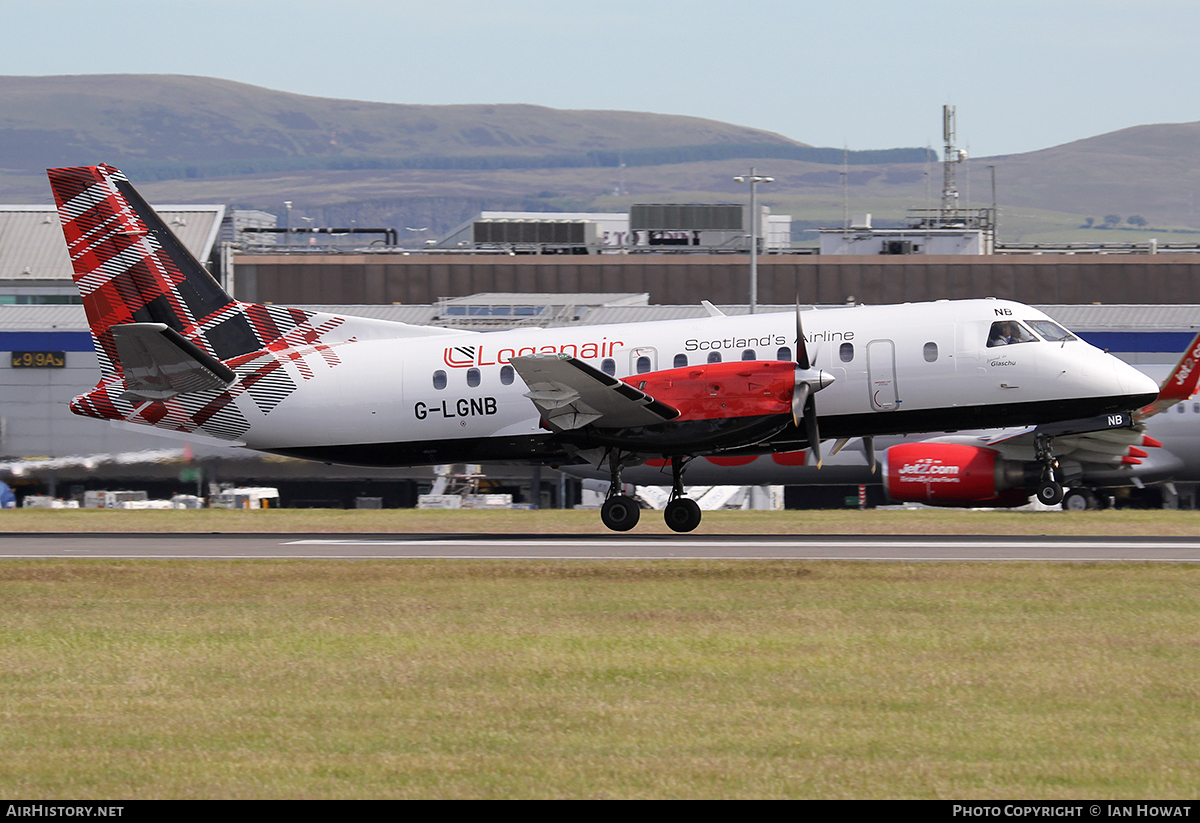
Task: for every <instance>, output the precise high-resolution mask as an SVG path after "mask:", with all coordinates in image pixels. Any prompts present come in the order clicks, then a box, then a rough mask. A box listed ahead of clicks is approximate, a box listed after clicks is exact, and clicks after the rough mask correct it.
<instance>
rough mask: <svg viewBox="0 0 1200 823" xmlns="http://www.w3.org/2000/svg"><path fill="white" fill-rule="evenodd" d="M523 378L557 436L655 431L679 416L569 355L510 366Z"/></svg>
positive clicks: (545, 356)
mask: <svg viewBox="0 0 1200 823" xmlns="http://www.w3.org/2000/svg"><path fill="white" fill-rule="evenodd" d="M508 362H509V363H511V364H512V367H513V368H514V369H516V370H517V374H519V375H521V379H522V380H524V381H525V385H527V386H529V391H527V392H526V393H525V396H526V397H528V398H529V399H530V400H532V401H533V404H534V405H535V406H537V409H538V411H539V412H541V413H542V417H543V418H545V420H546V422H547V423H548V424H549V425H550V427H551V428H553V429H555V430H557V431H566V430H570V429H578V428H582V427H583V426H587V425H593V426H596V427H598V428H604V429H623V428H632V427H636V426H652V425H654V424H656V423H664V422H666V421H668V420H674V419H675V418H676V417H679V410H678V409H676V408H674V407H672V406H668V405H667V404H666V403H663V402H661V401H658V400H655V399H654V398H653V397H651V396H650V395H648V394H646V393H645V392H644V391H641V390H640V389H636V388H634V387H633V386H631V385H629V384H628V383H624V382H622V381H620V380H617V379H616V378H615V377H612V376H610V375H607V374H605V373H604V372H602V371H599V370H597V369H594V368H592V367H591V366H589V365H588V364H587V363H584V362H583V361H582V360H579V359H577V358H574V357H571V356H570V355H566V354H534V355H529V356H527V357H514V358H512V359H511V360H509V361H508Z"/></svg>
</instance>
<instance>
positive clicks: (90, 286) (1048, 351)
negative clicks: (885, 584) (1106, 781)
mask: <svg viewBox="0 0 1200 823" xmlns="http://www.w3.org/2000/svg"><path fill="white" fill-rule="evenodd" d="M49 176H50V184H51V188H52V189H53V190H54V197H55V201H56V203H57V204H58V210H59V216H60V218H61V221H62V226H63V233H64V235H65V237H66V241H67V246H68V249H69V252H70V256H71V261H72V264H73V266H74V272H75V282H76V284H77V286H78V288H79V292H80V294H81V295H82V297H83V303H84V307H85V309H86V311H87V316H88V322H89V324H90V326H91V331H92V336H93V338H94V340H95V344H96V353H97V356H98V358H99V360H100V366H101V377H100V382H99V384H98V385H97V386H96V388H95V389H93V390H92V391H90V392H88V393H87V394H84V395H81V396H79V397H77V398H75V399H74V400H73V401H72V402H71V409H72V411H74V412H75V413H76V414H81V415H87V416H91V417H96V418H100V419H103V420H111V421H123V422H125V423H138V424H144V425H147V426H153V427H156V428H158V429H160V430H165V431H168V432H176V433H185V434H188V435H190V436H193V437H195V436H197V435H207V436H210V437H213V438H217V439H219V440H222V441H224V442H227V443H229V444H231V445H238V446H244V447H246V448H250V449H256V450H259V451H265V452H272V453H275V454H282V455H290V456H295V457H303V458H308V459H312V460H320V461H324V462H331V463H332V462H337V463H348V464H358V465H369V466H401V465H427V464H438V463H460V462H470V463H477V462H525V463H537V464H548V465H563V464H572V463H589V464H591V465H595V466H603V467H607V469H608V474H609V478H610V492H609V496H608V499H607V500H606V502H605V504H604V507H603V509H602V511H601V517H602V519H603V520H604V523H605V524H606V525H607V526H608V527H609V528H612V529H615V530H621V531H624V530H627V529H630V528H632V527H633V526H634V525H635V524H636V522H637V519H638V507H637V504H636V503H635V502H634V501H633V500H632V499H630V498H628V497H626V496H624V495H622V494H621V493H620V489H621V472H622V469H623V468H624V467H627V466H633V465H638V464H641V463H643V462H645V461H647V460H669V461H670V465H671V467H672V484H673V491H672V498H671V501H670V503H669V505H668V506H667V509H666V520H667V523H668V524H669V525H670V526H671V528H673V529H675V530H676V531H690V530H692V529H694V528H695V527H696V526H697V525H698V524H699V522H700V511H699V507H698V506H696V504H695V503H694V502H693V501H691V500H689V499H688V498H686V497H684V496H683V475H684V470H685V468H686V466H687V463H688V462H689V461H690V460H692V459H693V458H695V457H698V456H710V455H715V456H738V455H753V454H764V453H772V452H793V451H797V450H801V449H805V448H809V449H811V450H812V451H813V452H814V454H817V455H818V459H819V450H820V443H821V437H822V432H823V435H824V436H826V437H830V438H843V439H844V438H851V437H872V436H874V435H883V434H904V433H910V432H931V431H933V432H936V431H946V430H955V429H958V430H961V429H979V428H995V427H1002V426H1030V425H1039V424H1040V425H1045V424H1052V423H1058V424H1060V426H1059V429H1060V430H1061V431H1059V432H1058V433H1060V434H1069V433H1072V432H1076V431H1089V430H1097V429H1108V428H1113V427H1121V426H1128V425H1132V416H1131V414H1130V410H1132V409H1138V408H1141V407H1143V406H1145V405H1147V404H1149V403H1151V402H1153V401H1154V400H1155V398H1156V397H1157V396H1158V387H1157V385H1155V383H1154V382H1153V381H1152V380H1150V379H1149V378H1147V377H1146V376H1145V375H1143V374H1141V373H1140V372H1138V371H1137V370H1135V369H1133V368H1132V367H1130V366H1128V365H1126V364H1125V363H1123V362H1121V361H1120V360H1118V359H1117V358H1115V357H1112V356H1110V355H1108V354H1106V353H1104V352H1102V351H1100V350H1099V349H1096V348H1094V347H1092V346H1090V345H1088V344H1086V343H1083V342H1082V341H1080V340H1077V339H1075V338H1074V337H1073V336H1072V335H1070V334H1069V333H1068V332H1067V331H1066V330H1064V329H1062V328H1061V327H1060V326H1058V325H1057V324H1056V323H1054V322H1053V321H1052V320H1050V319H1049V318H1048V317H1046V316H1045V315H1043V314H1042V313H1041V312H1038V311H1036V310H1034V309H1031V308H1029V307H1027V306H1024V305H1021V304H1019V303H1013V302H1009V301H1002V300H990V299H989V300H964V301H953V302H951V301H938V302H936V303H921V304H905V305H903V306H871V307H868V306H858V307H847V308H837V309H827V310H820V311H810V312H805V313H804V320H803V322H804V325H805V326H806V328H803V329H802V328H801V313H800V311H799V309H797V311H796V313H795V314H794V315H793V314H791V313H783V314H768V315H752V316H742V317H726V316H723V315H720V313H719V312H716V311H715V310H713V315H714V316H711V317H708V318H705V319H701V320H695V319H687V320H675V321H667V322H659V323H639V324H629V325H618V326H592V327H577V328H564V329H519V330H513V331H506V332H496V333H489V334H483V333H478V332H469V331H460V330H450V329H442V328H433V327H426V326H412V325H407V324H403V323H392V322H387V321H380V320H372V319H366V318H359V317H348V316H340V315H331V314H321V313H315V312H309V311H301V310H299V309H294V308H287V307H284V306H276V305H260V304H255V303H243V302H240V301H237V300H234V299H233V298H231V297H230V296H229V295H228V294H226V293H225V291H224V290H222V288H221V287H220V286H219V285H218V284H217V282H216V281H215V280H214V279H213V278H212V277H211V276H210V275H209V274H208V272H206V271H205V270H204V268H203V267H202V266H201V265H200V264H199V263H198V262H196V260H195V259H194V258H192V256H191V255H190V254H189V253H188V252H187V250H186V249H185V248H184V247H183V245H182V244H181V243H180V242H179V241H178V240H177V239H176V238H175V236H174V235H173V234H172V233H171V232H170V230H169V229H168V228H167V227H166V226H165V225H164V224H163V222H162V221H161V220H160V219H159V218H158V216H157V215H156V214H155V213H154V211H153V210H152V209H151V208H150V207H149V206H148V205H147V204H146V202H145V201H144V200H143V199H142V197H141V196H140V195H139V194H138V193H137V191H136V190H135V189H134V188H133V186H131V185H130V183H129V181H128V180H127V179H126V178H125V176H124V175H123V174H121V172H120V171H118V170H117V169H115V168H113V167H111V166H107V165H100V166H84V167H78V168H65V169H51V170H50V171H49ZM1013 321H1023V322H1024V325H1023V326H1021V329H1022V330H1023V333H1025V334H1030V332H1029V331H1028V330H1029V329H1033V331H1034V332H1036V334H1035V335H1031V336H1032V337H1033V339H1032V340H1030V341H1029V342H1027V343H1025V344H1023V345H1004V346H1000V345H996V344H997V343H998V342H999V340H998V338H999V336H1001V333H1002V332H1004V331H1005V329H1006V328H1009V327H1008V326H1007V324H1010V323H1012V322H1013ZM1009 330H1010V331H1011V329H1009ZM1006 342H1007V341H1006ZM989 343H992V344H993V345H991V346H989ZM818 392H819V393H820V398H821V399H820V411H819V413H818V410H817V400H816V396H817V394H818ZM1068 421H1069V422H1068ZM818 429H820V432H819V430H818ZM1039 442H1040V444H1041V445H1040V446H1039V453H1038V456H1037V460H1038V462H1039V464H1040V465H1041V466H1042V467H1043V482H1044V484H1045V485H1047V486H1050V487H1054V486H1059V483H1060V481H1059V479H1058V478H1057V477H1056V475H1055V470H1056V469H1055V464H1054V457H1053V451H1052V449H1051V448H1050V443H1051V442H1052V436H1047V437H1045V438H1042V439H1041V440H1040V441H1039ZM1058 493H1061V486H1059V492H1058Z"/></svg>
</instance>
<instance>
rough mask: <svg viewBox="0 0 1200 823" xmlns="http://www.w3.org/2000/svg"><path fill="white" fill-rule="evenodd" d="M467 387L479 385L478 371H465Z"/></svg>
mask: <svg viewBox="0 0 1200 823" xmlns="http://www.w3.org/2000/svg"><path fill="white" fill-rule="evenodd" d="M467 385H468V386H470V387H471V388H475V387H476V386H478V385H479V369H467Z"/></svg>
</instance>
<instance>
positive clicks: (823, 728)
mask: <svg viewBox="0 0 1200 823" xmlns="http://www.w3.org/2000/svg"><path fill="white" fill-rule="evenodd" d="M1198 575H1200V569H1196V568H1194V567H1192V566H1189V565H1186V564H1179V565H1167V564H1144V565H1143V564H1092V565H1088V564H1013V563H1008V564H984V563H976V564H950V563H947V564H929V563H925V564H894V563H799V562H758V561H755V562H695V561H680V562H665V563H664V562H659V563H625V562H614V563H591V562H572V563H531V562H490V563H489V562H475V561H464V562H429V561H395V562H379V561H364V562H348V561H263V562H194V561H178V562H175V561H169V562H161V561H159V562H153V563H138V562H111V561H84V560H80V561H75V560H68V561H58V560H54V561H26V560H21V561H6V562H4V563H2V564H0V598H2V602H3V603H4V609H3V612H2V615H3V617H2V620H0V717H2V718H3V722H2V723H0V792H2V793H3V794H5V795H8V796H10V797H25V798H34V799H41V798H46V799H51V798H76V799H85V798H155V797H165V798H191V797H198V798H278V797H288V798H310V797H311V798H351V797H396V798H407V797H439V798H442V797H444V798H494V797H521V798H526V797H539V798H540V797H572V798H574V797H614V798H615V797H620V798H626V797H628V798H668V797H722V798H725V797H729V798H737V797H831V798H857V797H863V798H865V797H883V798H892V797H918V798H1097V797H1111V798H1119V797H1127V798H1139V797H1140V798H1147V797H1154V798H1169V797H1194V796H1195V794H1196V792H1197V789H1198V787H1200V760H1198V758H1197V748H1196V740H1197V738H1198V737H1200V713H1198V712H1197V708H1198V703H1200V681H1198V680H1197V678H1196V672H1197V670H1198V669H1200V598H1198V597H1197V584H1198V583H1200V577H1198Z"/></svg>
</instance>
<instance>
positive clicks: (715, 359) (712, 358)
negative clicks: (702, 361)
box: [708, 351, 721, 363]
mask: <svg viewBox="0 0 1200 823" xmlns="http://www.w3.org/2000/svg"><path fill="white" fill-rule="evenodd" d="M708 362H709V363H720V362H721V353H720V352H719V351H710V352H709V353H708Z"/></svg>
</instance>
